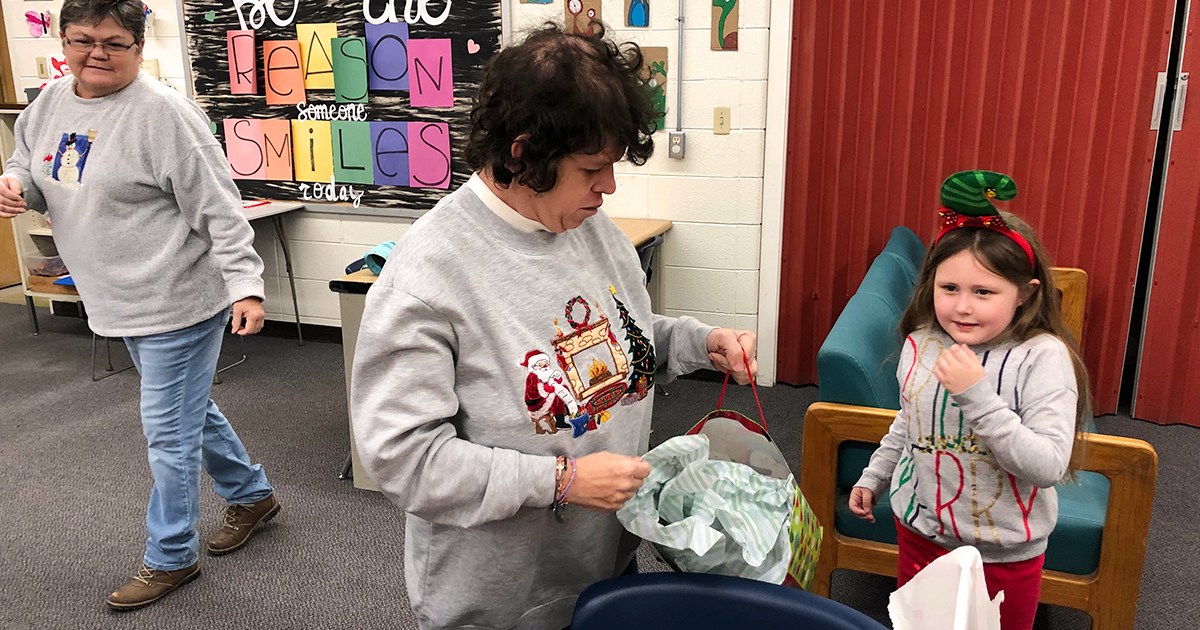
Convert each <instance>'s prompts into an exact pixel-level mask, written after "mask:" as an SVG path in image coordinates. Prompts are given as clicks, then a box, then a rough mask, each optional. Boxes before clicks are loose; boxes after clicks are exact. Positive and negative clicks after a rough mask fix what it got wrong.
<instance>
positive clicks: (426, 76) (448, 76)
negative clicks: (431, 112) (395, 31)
mask: <svg viewBox="0 0 1200 630" xmlns="http://www.w3.org/2000/svg"><path fill="white" fill-rule="evenodd" d="M453 70H454V64H453V61H452V59H451V57H450V40H449V39H410V40H408V74H409V76H410V77H411V78H410V79H409V100H410V104H411V105H412V106H413V107H453V106H454V73H453Z"/></svg>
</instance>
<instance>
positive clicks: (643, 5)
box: [625, 0, 650, 28]
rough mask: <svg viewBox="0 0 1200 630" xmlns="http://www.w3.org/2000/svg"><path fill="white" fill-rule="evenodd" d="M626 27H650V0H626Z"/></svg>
mask: <svg viewBox="0 0 1200 630" xmlns="http://www.w3.org/2000/svg"><path fill="white" fill-rule="evenodd" d="M625 26H630V27H634V28H646V27H648V26H650V0H625Z"/></svg>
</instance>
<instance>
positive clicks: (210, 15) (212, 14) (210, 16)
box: [204, 11, 217, 22]
mask: <svg viewBox="0 0 1200 630" xmlns="http://www.w3.org/2000/svg"><path fill="white" fill-rule="evenodd" d="M216 19H217V12H216V11H208V12H207V13H205V14H204V20H205V21H206V22H213V21H215V20H216Z"/></svg>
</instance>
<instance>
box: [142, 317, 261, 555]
mask: <svg viewBox="0 0 1200 630" xmlns="http://www.w3.org/2000/svg"><path fill="white" fill-rule="evenodd" d="M227 321H229V309H225V310H223V311H221V312H220V313H217V314H216V315H213V316H212V317H210V318H208V319H207V320H205V321H202V322H200V323H199V324H195V325H193V326H189V327H187V328H184V329H182V330H176V331H174V332H168V333H162V334H157V335H148V336H145V337H126V338H125V346H126V347H127V348H129V355H130V356H131V357H133V363H134V365H136V366H137V371H138V373H139V374H141V377H142V394H141V398H142V400H141V407H142V432H143V433H144V434H145V436H146V443H147V450H148V452H149V453H148V455H149V460H150V474H151V475H152V476H153V477H154V487H153V489H151V491H150V504H149V506H147V508H146V536H147V537H146V556H145V558H144V560H143V561H144V563H145V564H146V566H148V567H150V568H151V569H158V570H161V571H174V570H177V569H182V568H184V567H189V566H191V565H193V564H195V562H196V560H197V559H198V558H199V556H200V534H199V532H197V531H196V523H197V522H198V521H199V519H200V467H201V466H202V465H203V467H204V470H206V471H207V472H208V474H209V476H210V477H212V478H213V487H214V489H215V490H216V492H217V494H218V495H220V496H221V498H222V499H224V500H225V502H226V503H231V504H248V503H254V502H256V501H261V500H262V499H265V498H267V496H268V495H270V494H271V491H272V489H271V484H269V483H267V476H266V474H265V473H264V472H263V470H262V466H261V465H252V464H251V463H250V457H249V456H248V455H247V454H246V448H245V447H244V446H242V441H241V440H240V439H238V436H237V434H236V433H234V432H233V427H231V426H229V421H228V420H226V419H225V416H224V415H222V414H221V410H220V409H217V404H216V403H214V402H213V401H212V399H211V398H209V393H210V392H211V391H212V381H213V373H214V372H215V371H216V369H217V355H218V354H219V353H220V351H221V333H222V329H223V328H224V327H225V322H227Z"/></svg>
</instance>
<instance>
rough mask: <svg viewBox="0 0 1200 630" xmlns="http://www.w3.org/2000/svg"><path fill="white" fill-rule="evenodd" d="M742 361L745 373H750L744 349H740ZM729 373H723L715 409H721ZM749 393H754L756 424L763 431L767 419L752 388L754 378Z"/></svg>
mask: <svg viewBox="0 0 1200 630" xmlns="http://www.w3.org/2000/svg"><path fill="white" fill-rule="evenodd" d="M742 361H743V362H744V363H745V365H746V372H747V373H749V372H750V359H749V358H747V357H746V349H745V348H742ZM729 377H730V372H726V373H725V382H723V383H721V395H720V396H718V397H717V409H718V410H720V409H722V407H721V403H723V402H724V401H725V388H727V387H729ZM750 391H751V392H754V404H755V405H758V422H759V424H761V425H762V428H763V429H764V430H765V429H766V428H767V417H766V415H765V414H763V410H762V401H761V400H759V399H758V388H757V387H755V386H754V377H753V376H751V377H750Z"/></svg>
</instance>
